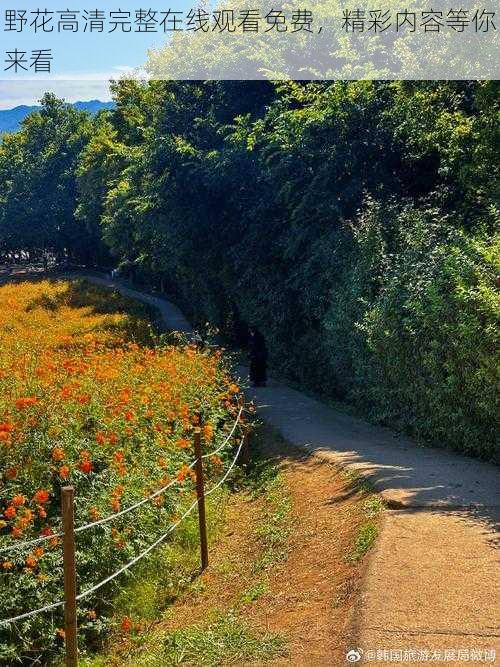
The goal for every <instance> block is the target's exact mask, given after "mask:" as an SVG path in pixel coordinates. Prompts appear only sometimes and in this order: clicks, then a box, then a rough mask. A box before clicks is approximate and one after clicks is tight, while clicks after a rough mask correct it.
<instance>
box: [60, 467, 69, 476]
mask: <svg viewBox="0 0 500 667" xmlns="http://www.w3.org/2000/svg"><path fill="white" fill-rule="evenodd" d="M69 473H70V469H69V467H68V466H61V467H60V468H59V477H60V478H61V479H68V477H69Z"/></svg>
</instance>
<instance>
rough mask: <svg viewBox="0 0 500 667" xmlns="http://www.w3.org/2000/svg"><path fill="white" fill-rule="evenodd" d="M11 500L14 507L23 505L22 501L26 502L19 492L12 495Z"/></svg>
mask: <svg viewBox="0 0 500 667" xmlns="http://www.w3.org/2000/svg"><path fill="white" fill-rule="evenodd" d="M11 502H12V504H13V505H14V507H21V505H24V503H25V502H26V498H25V497H24V496H23V495H21V494H19V495H17V496H14V497H13V498H12V501H11Z"/></svg>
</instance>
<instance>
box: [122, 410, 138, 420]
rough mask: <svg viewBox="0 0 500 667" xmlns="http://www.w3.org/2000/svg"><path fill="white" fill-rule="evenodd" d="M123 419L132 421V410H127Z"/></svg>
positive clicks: (133, 417) (133, 415)
mask: <svg viewBox="0 0 500 667" xmlns="http://www.w3.org/2000/svg"><path fill="white" fill-rule="evenodd" d="M123 416H124V417H125V420H126V421H128V422H133V421H134V419H135V414H134V413H133V412H132V410H127V411H126V412H125V413H124V415H123Z"/></svg>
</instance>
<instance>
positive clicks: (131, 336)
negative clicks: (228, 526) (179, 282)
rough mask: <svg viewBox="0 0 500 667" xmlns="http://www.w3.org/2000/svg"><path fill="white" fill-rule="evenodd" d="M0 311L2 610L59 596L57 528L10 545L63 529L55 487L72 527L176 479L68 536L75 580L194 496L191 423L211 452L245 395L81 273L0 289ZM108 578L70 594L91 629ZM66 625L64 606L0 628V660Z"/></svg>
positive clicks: (124, 553)
mask: <svg viewBox="0 0 500 667" xmlns="http://www.w3.org/2000/svg"><path fill="white" fill-rule="evenodd" d="M0 314H1V323H0V580H1V581H0V618H1V619H4V618H9V617H11V616H15V615H17V614H21V613H23V612H26V611H29V610H31V609H36V608H38V607H41V606H43V605H46V604H50V603H52V602H56V601H58V600H60V599H61V598H62V595H63V590H62V553H61V544H60V539H59V538H57V537H54V538H53V539H50V540H47V541H45V542H43V543H41V544H39V545H34V546H33V547H31V548H28V549H25V548H12V547H13V546H15V545H17V544H19V543H20V542H22V541H25V540H31V539H34V538H38V537H39V536H50V535H52V534H56V533H58V532H60V530H61V521H60V488H61V486H64V485H66V484H72V485H73V486H74V487H75V496H76V507H75V513H76V514H75V524H76V526H79V525H82V524H85V523H88V522H90V521H95V520H98V519H99V518H102V517H105V516H107V515H109V514H111V513H114V512H118V511H120V510H121V509H123V508H126V507H127V506H129V505H131V504H132V503H134V502H136V501H138V500H141V499H143V498H144V497H145V496H147V495H149V494H151V493H152V492H154V491H155V490H158V489H159V488H161V487H163V486H165V485H166V484H167V483H168V482H169V481H170V480H173V479H177V480H178V482H179V484H178V485H176V486H174V487H172V489H170V490H169V491H168V492H167V493H165V494H163V495H159V496H157V497H156V498H155V499H154V501H152V502H148V503H146V504H145V505H143V506H142V507H140V508H138V509H137V510H134V511H133V512H131V513H129V514H125V515H124V516H122V517H119V518H118V519H117V520H115V521H111V522H109V523H105V524H102V525H100V526H98V527H94V528H92V529H90V530H87V531H84V532H81V533H78V534H77V568H78V582H79V590H80V591H81V590H85V589H87V588H89V587H90V586H91V585H93V584H95V583H97V582H98V581H100V580H101V579H103V578H104V577H106V576H108V575H109V574H111V573H112V572H114V571H115V570H116V569H118V568H119V567H120V566H121V565H123V564H124V563H126V562H128V561H129V560H130V559H131V558H133V557H134V556H135V555H137V554H138V553H139V552H140V551H142V550H143V549H144V548H146V547H147V546H148V545H149V544H151V543H152V542H154V540H155V539H156V538H157V537H158V536H159V535H161V534H162V533H163V532H165V529H166V527H168V525H169V523H170V522H171V521H172V518H173V517H174V516H176V514H177V513H178V511H179V507H181V506H183V503H184V505H185V504H186V501H187V500H188V499H189V501H192V495H193V481H192V477H193V473H192V470H191V468H189V465H188V464H189V463H190V462H191V461H192V460H193V458H194V455H193V450H192V434H193V429H194V428H195V426H196V425H197V424H198V423H199V420H200V419H201V422H202V423H201V426H202V432H203V436H204V438H203V440H204V447H205V449H206V451H208V450H212V449H214V448H216V447H217V445H218V444H220V443H221V442H222V440H223V439H224V437H225V436H226V435H227V433H228V432H229V430H230V428H231V426H232V424H233V422H234V419H235V417H236V414H237V412H238V409H239V404H240V403H241V400H242V398H241V393H240V390H239V387H238V386H236V385H235V384H234V383H233V382H232V380H231V378H230V375H229V373H228V370H227V368H226V367H225V366H224V363H223V361H222V359H221V355H220V353H219V352H218V351H211V350H205V351H202V350H198V349H197V348H195V347H194V346H192V345H188V344H182V343H178V344H175V345H173V344H165V343H164V342H163V341H162V340H161V339H158V337H157V336H156V335H155V334H154V332H153V331H152V329H151V325H150V319H149V316H150V315H151V313H149V312H148V310H147V309H146V308H145V307H143V306H139V305H137V304H135V303H132V302H130V301H127V300H125V299H123V298H122V297H120V296H118V295H117V294H116V293H112V292H110V291H108V290H101V289H98V288H96V287H94V286H91V285H90V284H89V283H86V282H84V281H60V280H58V281H48V280H42V281H36V282H22V283H18V284H9V285H4V286H0ZM239 432H240V430H239V429H238V430H237V431H236V433H235V438H237V436H238V434H239ZM232 452H233V449H232V448H231V446H230V445H228V447H226V448H225V449H224V450H222V451H221V452H220V453H219V455H218V456H214V457H212V459H211V460H208V461H207V465H206V473H207V476H208V478H209V480H208V482H207V484H208V485H210V478H213V479H214V480H216V479H218V478H219V477H220V476H221V475H222V472H223V469H224V465H225V463H226V461H227V460H228V459H230V458H231V457H232ZM125 576H126V575H125ZM122 583H123V581H122ZM116 585H118V586H119V585H120V582H118V584H110V585H109V586H108V587H107V588H103V589H100V590H99V591H98V592H97V593H96V596H89V597H88V598H85V599H84V600H82V602H81V603H80V604H79V619H78V620H79V626H80V629H81V630H82V631H83V633H84V635H86V636H87V638H88V639H92V636H93V635H96V634H97V633H99V632H101V631H102V628H103V625H105V617H106V609H107V607H108V605H107V602H108V601H109V600H110V599H112V595H113V591H114V586H116ZM96 610H97V611H96ZM61 625H62V611H61V608H59V609H55V610H52V611H48V612H45V613H44V614H42V615H39V616H35V617H32V618H29V619H25V620H21V621H19V622H16V623H15V624H13V625H9V626H0V662H1V661H2V660H3V661H5V662H7V663H8V662H9V660H12V661H14V660H15V659H16V658H19V657H22V658H23V659H24V660H29V659H32V658H33V657H35V656H37V655H39V654H40V653H41V652H42V651H43V650H45V649H46V648H47V647H52V650H55V651H57V649H58V647H60V646H61V645H62V641H63V640H62V639H61V632H60V629H61Z"/></svg>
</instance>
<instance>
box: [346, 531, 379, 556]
mask: <svg viewBox="0 0 500 667" xmlns="http://www.w3.org/2000/svg"><path fill="white" fill-rule="evenodd" d="M377 535H378V526H377V524H376V523H375V522H374V521H366V522H364V523H362V524H361V526H360V527H359V529H358V533H357V535H356V539H355V541H354V548H353V551H352V554H351V559H352V560H353V561H359V560H361V559H362V558H363V556H364V555H365V554H366V553H367V552H368V551H369V550H370V549H371V547H372V546H373V544H374V542H375V540H376V538H377Z"/></svg>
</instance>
